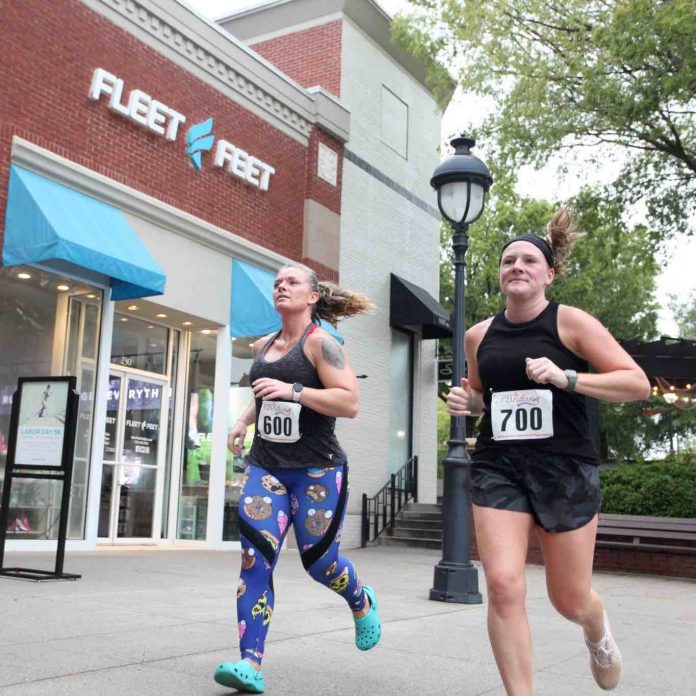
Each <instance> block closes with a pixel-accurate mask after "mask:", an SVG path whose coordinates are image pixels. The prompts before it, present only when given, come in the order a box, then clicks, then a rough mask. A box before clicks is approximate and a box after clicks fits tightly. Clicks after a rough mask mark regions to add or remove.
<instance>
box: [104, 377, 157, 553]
mask: <svg viewBox="0 0 696 696" xmlns="http://www.w3.org/2000/svg"><path fill="white" fill-rule="evenodd" d="M168 395H169V383H168V381H167V380H165V379H160V378H157V377H153V376H150V375H147V374H145V373H142V372H140V371H135V370H127V369H124V370H113V369H112V370H111V372H110V374H109V395H108V402H107V409H106V432H105V436H104V458H103V462H104V463H103V470H102V485H101V502H100V508H99V538H100V541H101V542H105V543H121V542H123V543H133V542H137V543H148V542H151V543H154V542H155V541H156V540H157V539H158V537H159V524H158V523H157V521H158V520H160V519H161V509H162V489H163V481H164V475H163V472H164V462H165V455H166V449H167V448H166V442H167V433H166V429H167V423H168V418H167V415H168V414H167V409H168V404H169V398H168Z"/></svg>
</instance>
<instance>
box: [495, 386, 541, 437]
mask: <svg viewBox="0 0 696 696" xmlns="http://www.w3.org/2000/svg"><path fill="white" fill-rule="evenodd" d="M491 427H492V429H493V439H494V440H497V441H500V440H541V439H544V438H549V437H553V394H552V392H551V390H550V389H520V390H519V391H505V392H494V394H493V396H492V397H491Z"/></svg>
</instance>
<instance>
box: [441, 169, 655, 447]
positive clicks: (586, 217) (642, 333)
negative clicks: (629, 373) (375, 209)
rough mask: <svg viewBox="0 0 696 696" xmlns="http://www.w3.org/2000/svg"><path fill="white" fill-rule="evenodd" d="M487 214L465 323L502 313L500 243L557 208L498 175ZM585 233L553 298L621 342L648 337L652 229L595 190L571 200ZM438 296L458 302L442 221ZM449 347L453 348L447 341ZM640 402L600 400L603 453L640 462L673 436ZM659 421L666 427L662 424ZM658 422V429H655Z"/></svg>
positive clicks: (473, 254)
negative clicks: (576, 309) (635, 221)
mask: <svg viewBox="0 0 696 696" xmlns="http://www.w3.org/2000/svg"><path fill="white" fill-rule="evenodd" d="M495 169H496V171H495V172H494V176H495V179H496V183H495V187H494V188H493V189H491V197H490V200H489V202H488V204H487V208H486V212H485V214H484V216H483V217H482V218H481V219H480V220H479V221H477V222H476V223H475V224H474V225H472V226H471V228H470V230H469V236H470V240H469V251H468V254H467V267H466V271H467V287H466V326H467V327H470V326H472V325H473V324H475V323H477V322H479V321H482V320H483V319H485V318H487V317H490V316H492V315H493V314H495V313H496V312H499V311H500V310H501V309H502V308H503V307H504V304H505V300H504V297H503V295H502V294H501V292H500V286H499V283H498V264H499V256H500V250H501V248H502V246H503V243H504V242H505V241H506V240H507V239H510V238H511V237H514V236H515V235H517V234H522V233H528V232H532V233H542V232H543V230H544V227H545V225H546V223H547V222H548V221H549V219H550V218H551V216H552V215H553V212H554V210H555V209H556V207H557V206H555V205H553V204H551V203H549V202H547V201H542V200H536V199H531V198H525V197H521V196H519V195H518V194H517V193H516V192H515V190H514V187H513V182H512V181H511V180H510V179H506V178H505V177H504V176H502V175H499V174H498V173H497V166H496V167H495ZM570 206H571V208H572V209H573V210H574V212H575V215H576V219H577V222H578V226H579V228H580V230H582V231H583V232H585V233H586V236H585V237H583V238H582V239H580V240H579V241H578V242H577V243H576V244H575V247H574V249H573V252H572V254H571V256H570V259H569V262H568V264H567V271H566V274H565V275H562V276H559V277H557V278H556V280H555V281H554V283H553V284H552V285H551V287H550V289H549V293H548V295H549V297H552V298H554V299H556V300H557V301H558V302H561V303H562V304H569V305H574V306H577V307H580V308H582V309H584V310H585V311H587V312H589V313H590V314H592V315H593V316H595V317H597V319H599V321H601V322H602V323H603V324H604V325H605V326H606V327H607V328H608V329H609V331H610V332H611V333H612V334H613V335H614V336H615V337H616V338H618V339H638V340H649V339H652V338H654V337H655V335H656V323H657V304H656V303H655V300H654V292H655V278H656V276H657V274H658V271H659V267H658V264H657V262H656V260H655V257H654V254H653V244H652V243H651V241H650V233H649V231H648V229H647V228H646V227H645V226H643V225H634V226H630V225H628V224H627V223H626V222H625V220H624V219H623V216H622V212H623V208H622V205H621V203H620V201H619V200H618V199H607V198H605V197H603V196H602V195H601V194H600V193H598V192H596V191H593V190H591V189H587V190H583V191H581V192H580V193H579V194H578V195H577V196H576V197H575V198H574V199H572V200H571V201H570ZM441 237H442V246H441V249H442V263H441V266H440V278H441V285H440V298H441V302H442V303H443V304H444V305H446V306H447V307H448V308H449V309H450V310H451V308H452V303H453V285H454V277H453V266H452V251H451V246H452V245H451V230H450V229H449V227H447V226H445V225H443V227H442V231H441ZM443 347H444V348H445V350H447V349H448V348H449V346H443ZM642 409H643V404H642V403H639V404H625V405H624V404H610V403H601V404H600V405H599V420H600V431H601V433H602V436H601V443H602V452H601V453H602V456H603V457H604V458H609V459H616V458H619V459H638V458H640V457H642V456H643V454H644V453H645V452H646V451H648V450H649V449H650V447H651V446H656V445H664V444H665V442H667V441H668V438H667V424H666V421H664V419H658V423H657V424H653V423H652V421H649V419H647V418H646V417H645V416H644V415H643V410H642ZM660 423H662V426H660ZM653 426H654V427H653Z"/></svg>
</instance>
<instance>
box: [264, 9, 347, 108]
mask: <svg viewBox="0 0 696 696" xmlns="http://www.w3.org/2000/svg"><path fill="white" fill-rule="evenodd" d="M308 47H311V50H308ZM252 48H253V49H254V50H255V51H256V52H257V53H259V54H261V55H262V56H263V57H264V58H265V59H266V60H268V61H270V62H271V63H273V64H274V65H277V66H278V67H279V68H280V69H281V70H282V71H283V72H284V73H285V74H286V75H289V76H290V77H291V78H292V79H293V80H295V82H297V83H298V84H300V85H302V86H303V87H314V86H315V85H321V86H322V87H323V88H324V89H325V90H326V91H327V92H331V94H334V95H335V96H337V97H340V96H341V22H340V21H338V20H337V21H335V22H329V23H327V24H322V25H321V26H318V27H312V28H311V29H303V30H301V31H297V32H294V33H292V34H286V35H284V36H278V37H276V38H274V39H269V40H268V41H261V42H259V43H255V44H252Z"/></svg>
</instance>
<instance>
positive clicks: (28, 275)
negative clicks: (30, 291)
mask: <svg viewBox="0 0 696 696" xmlns="http://www.w3.org/2000/svg"><path fill="white" fill-rule="evenodd" d="M17 277H18V278H20V279H21V280H29V278H31V273H18V274H17Z"/></svg>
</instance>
